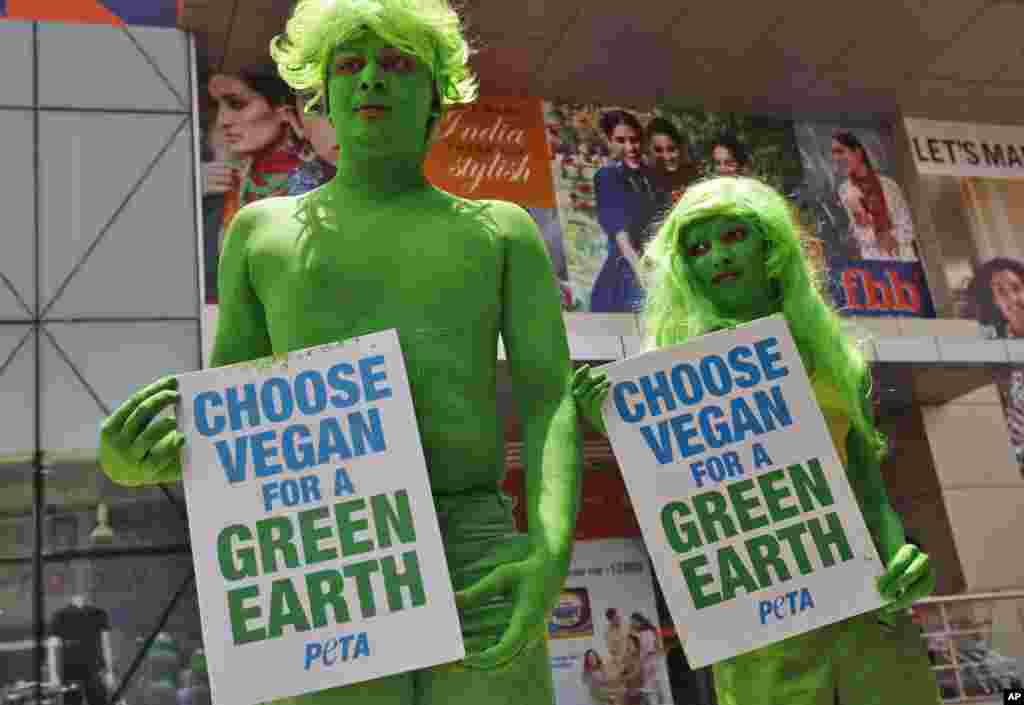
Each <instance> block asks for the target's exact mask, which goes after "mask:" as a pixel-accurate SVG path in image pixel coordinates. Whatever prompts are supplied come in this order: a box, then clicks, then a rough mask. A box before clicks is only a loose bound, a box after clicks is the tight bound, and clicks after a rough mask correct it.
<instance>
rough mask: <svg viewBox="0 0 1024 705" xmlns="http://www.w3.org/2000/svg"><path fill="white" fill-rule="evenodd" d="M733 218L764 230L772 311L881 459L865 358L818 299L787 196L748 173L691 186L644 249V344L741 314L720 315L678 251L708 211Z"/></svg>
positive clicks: (680, 337) (684, 335)
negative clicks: (772, 287)
mask: <svg viewBox="0 0 1024 705" xmlns="http://www.w3.org/2000/svg"><path fill="white" fill-rule="evenodd" d="M720 216H724V217H730V218H739V219H742V220H745V221H747V222H749V223H751V224H753V225H755V226H756V227H757V228H758V229H759V230H760V231H761V233H762V234H763V235H764V238H765V242H766V249H767V259H766V264H767V270H768V277H769V280H771V281H772V282H774V283H775V285H776V292H777V296H778V301H777V310H778V311H780V312H781V313H782V314H783V315H784V316H785V318H786V321H787V322H788V323H789V328H790V330H791V331H792V334H793V338H794V340H795V342H796V346H797V349H798V350H799V351H800V357H801V358H802V360H803V362H804V365H805V366H806V367H807V369H808V371H809V372H814V373H817V374H818V375H821V376H824V377H825V379H827V380H828V381H829V382H831V383H832V384H833V385H834V386H835V387H836V388H837V389H838V390H839V392H840V393H841V394H842V396H843V398H844V399H845V400H846V401H847V404H848V410H849V415H850V423H851V425H852V426H853V427H854V428H855V429H857V430H858V431H859V432H860V436H861V437H862V438H863V439H864V440H865V442H866V444H867V445H868V446H869V448H868V449H867V450H869V451H870V452H871V453H873V454H874V455H875V457H877V458H879V459H881V458H882V457H883V455H884V450H885V445H886V444H885V439H884V437H883V436H882V435H881V434H880V433H879V432H878V430H877V429H876V428H875V424H874V421H873V419H872V415H871V412H870V407H869V406H868V405H867V404H866V402H867V397H868V394H869V393H870V387H869V386H867V385H868V384H869V380H870V376H869V374H868V369H867V364H866V362H865V360H864V358H863V356H862V355H861V354H860V352H859V350H858V349H857V346H856V345H854V344H853V342H852V341H850V340H849V339H848V338H847V336H846V335H845V334H844V333H843V330H842V323H841V322H840V319H839V316H838V315H837V314H836V313H835V311H833V310H832V308H831V307H830V306H829V305H828V304H827V303H826V302H825V299H824V298H823V297H822V295H821V291H820V289H819V285H818V282H819V274H818V273H816V272H814V271H813V270H812V267H811V265H810V264H809V262H808V260H807V257H806V256H805V254H804V250H803V243H802V240H801V233H800V227H799V225H798V224H797V221H796V218H795V214H794V211H793V209H792V207H791V206H790V204H789V203H788V202H787V201H786V199H785V198H784V197H783V196H782V195H781V194H779V193H778V192H777V191H775V190H774V189H773V188H771V187H770V186H768V185H767V184H765V183H763V182H761V181H758V180H757V179H752V178H747V177H720V178H715V179H709V180H706V181H702V182H699V183H697V184H694V185H692V186H690V187H689V188H688V189H687V190H686V192H685V193H684V194H683V196H682V198H681V199H680V200H679V202H678V203H677V204H676V205H675V207H674V208H673V209H672V211H671V212H670V213H669V214H668V216H667V217H666V218H665V220H664V222H663V223H662V224H661V227H660V228H659V229H658V233H657V236H656V237H655V238H654V240H653V241H652V242H651V243H650V245H648V247H647V249H646V251H645V252H644V259H645V260H646V262H645V263H646V264H647V265H648V267H649V271H650V276H649V277H648V278H647V280H648V282H649V288H648V291H647V297H646V302H645V304H644V311H643V314H644V326H645V330H646V337H647V341H646V342H647V345H648V346H649V347H652V348H654V347H665V346H668V345H675V344H678V343H682V342H684V341H686V340H689V339H690V338H694V337H696V336H699V335H703V334H705V333H709V332H711V331H713V330H718V329H721V328H730V327H733V326H735V325H738V324H740V323H742V321H738V320H732V319H728V318H723V317H722V316H720V315H719V314H718V312H717V311H716V309H715V307H714V305H713V304H712V303H711V301H709V300H708V298H707V297H706V296H705V295H704V294H703V293H702V292H701V290H700V288H699V287H698V286H695V285H694V283H695V282H696V278H695V277H694V276H693V274H692V272H691V271H690V268H689V264H688V262H687V258H686V257H685V256H684V250H685V248H684V247H683V242H684V233H685V232H686V229H687V228H689V227H691V226H693V225H695V224H696V223H699V222H702V221H706V220H708V219H710V218H715V217H720Z"/></svg>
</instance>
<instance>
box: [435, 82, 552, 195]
mask: <svg viewBox="0 0 1024 705" xmlns="http://www.w3.org/2000/svg"><path fill="white" fill-rule="evenodd" d="M424 173H425V174H426V176H427V179H428V180H429V181H430V182H431V183H432V184H434V185H435V186H437V187H439V188H442V189H444V190H445V191H448V192H449V193H453V194H455V195H457V196H462V197H464V198H472V199H480V198H495V199H500V200H503V201H512V202H513V203H518V204H519V205H521V206H523V207H524V208H554V207H555V189H554V184H553V183H552V180H551V167H550V166H549V158H548V146H547V140H546V138H545V136H544V108H543V103H542V102H541V101H540V100H539V99H536V98H490V97H486V98H481V99H479V100H478V101H476V102H475V103H471V104H470V105H467V106H465V107H457V108H452V109H450V110H449V111H448V113H447V114H446V115H445V117H444V119H443V120H442V121H441V124H440V126H439V127H438V130H437V134H436V136H435V142H434V145H433V147H432V148H431V150H430V154H429V155H428V156H427V161H426V164H425V165H424Z"/></svg>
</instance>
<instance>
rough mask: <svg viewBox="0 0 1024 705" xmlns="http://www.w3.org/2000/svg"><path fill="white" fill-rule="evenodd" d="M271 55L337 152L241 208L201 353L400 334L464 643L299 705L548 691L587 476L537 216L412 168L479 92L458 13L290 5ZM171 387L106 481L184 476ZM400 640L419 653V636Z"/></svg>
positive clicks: (127, 424) (217, 356)
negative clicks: (517, 418)
mask: <svg viewBox="0 0 1024 705" xmlns="http://www.w3.org/2000/svg"><path fill="white" fill-rule="evenodd" d="M271 53H272V55H273V56H274V58H275V60H276V61H277V62H278V66H279V69H280V71H281V74H282V76H283V77H284V78H285V79H286V80H287V81H288V82H289V83H290V84H291V85H292V86H293V87H294V88H295V89H297V90H303V91H311V92H313V93H315V95H314V97H313V98H312V99H311V101H310V103H315V102H317V101H318V100H319V101H323V102H324V103H326V106H327V111H328V115H329V118H330V120H331V121H332V123H333V125H334V128H335V130H336V132H337V136H338V143H339V144H340V145H341V156H340V159H339V161H338V165H337V167H338V170H337V175H336V177H335V178H334V179H333V180H332V181H330V182H329V183H327V184H325V185H324V186H322V187H321V188H319V189H317V190H315V191H312V192H310V193H309V194H306V195H304V196H299V197H284V198H274V199H267V200H264V201H259V202H257V203H255V204H252V205H250V206H247V207H246V208H244V209H242V210H241V211H240V212H239V213H238V215H237V216H236V217H235V218H234V220H233V221H232V224H231V228H230V230H229V232H228V233H227V235H226V238H225V246H224V253H223V255H222V257H221V263H220V272H219V289H220V296H221V303H220V313H219V320H218V327H217V333H216V339H215V343H214V350H213V355H212V361H211V364H212V365H213V366H222V365H229V364H232V363H237V362H242V361H247V360H252V359H254V358H259V357H262V356H266V355H270V354H277V353H284V352H288V351H292V350H298V349H302V348H307V347H310V346H314V345H320V344H324V343H328V342H333V341H340V340H346V339H349V338H352V337H355V336H359V335H364V334H367V333H370V332H373V331H379V330H383V329H388V328H396V329H397V330H398V333H399V339H400V341H401V344H402V350H403V353H404V356H405V359H406V366H407V369H408V373H409V380H410V384H411V388H412V394H413V402H414V404H415V407H416V413H417V420H418V422H419V430H420V434H421V437H422V441H423V447H424V453H425V455H426V459H427V466H428V469H429V473H430V480H431V486H432V489H433V492H434V498H435V505H436V507H437V510H438V519H439V522H440V525H441V531H442V536H443V538H444V542H445V549H446V554H447V558H448V564H449V568H450V570H451V574H452V580H453V583H454V586H455V589H456V591H457V593H456V600H457V602H458V605H459V608H460V617H461V619H462V628H463V633H464V635H465V639H466V648H467V652H468V654H469V655H468V656H467V657H466V659H465V660H464V661H463V662H461V663H459V664H453V665H448V666H441V667H437V668H432V669H427V670H425V671H419V672H414V673H406V674H399V675H396V676H390V677H387V678H382V679H378V680H374V681H370V682H366V683H361V684H355V685H351V686H347V687H344V688H337V689H333V690H327V691H321V692H319V693H313V694H310V695H307V696H302V697H299V698H296V699H295V701H296V702H302V703H332V704H333V703H357V702H358V703H362V702H372V703H379V704H383V703H395V704H396V705H397V704H398V703H402V704H403V705H404V704H406V703H422V704H424V705H425V704H428V703H473V704H474V705H475V704H477V703H483V704H484V705H489V704H495V705H497V704H505V703H508V704H511V703H517V704H518V703H531V704H532V703H544V704H547V703H551V702H552V701H553V697H554V696H553V688H552V680H551V669H550V662H549V658H548V652H547V646H546V641H545V639H546V628H547V616H548V614H549V612H550V610H551V608H552V607H553V606H554V603H555V601H556V600H557V598H558V596H559V594H560V591H561V588H562V584H563V582H564V579H565V576H566V573H567V571H568V566H569V561H570V558H571V551H572V540H573V533H574V528H575V521H576V511H577V504H578V496H577V494H578V484H579V472H580V454H579V438H578V433H579V431H578V426H577V421H576V408H575V404H574V402H573V399H572V395H571V392H570V363H569V354H568V345H567V341H566V334H565V328H564V323H563V320H562V316H561V310H560V303H559V292H558V289H557V287H556V284H555V278H554V276H553V272H552V265H551V262H550V259H549V257H548V255H547V252H546V250H545V246H544V243H543V241H542V240H541V238H540V236H539V233H538V231H537V228H536V226H535V225H534V223H533V221H532V219H531V218H530V216H529V215H528V214H527V213H526V212H525V211H524V210H522V209H521V208H519V207H517V206H514V205H512V204H509V203H503V202H497V201H492V202H485V201H478V202H474V201H467V200H464V199H460V198H456V197H454V196H452V195H449V194H447V193H444V192H442V191H440V190H438V189H436V188H433V187H432V186H430V185H429V184H428V183H427V182H426V180H425V178H424V176H423V162H424V158H425V156H426V153H427V151H428V148H429V141H430V136H431V131H432V129H433V127H434V126H435V125H436V123H437V121H438V119H439V118H440V116H441V113H442V111H443V109H444V108H446V107H447V106H448V105H451V104H455V103H462V102H468V101H469V100H471V99H472V98H473V97H474V95H475V83H474V82H473V80H472V77H471V75H470V73H469V70H468V68H467V66H466V59H467V56H468V48H467V45H466V42H465V40H464V39H463V37H462V34H461V30H460V24H459V18H458V16H457V15H456V14H455V12H454V11H452V9H451V8H450V7H449V5H448V3H447V1H446V0H416V1H415V2H411V1H410V0H302V1H301V2H299V3H298V5H297V6H296V8H295V10H294V13H293V16H292V18H291V20H290V21H289V23H288V26H287V32H286V35H283V36H282V37H278V38H276V39H275V41H274V42H273V43H272V47H271ZM499 333H500V334H501V337H502V341H503V343H504V346H505V351H506V357H507V360H508V367H509V371H510V373H511V376H512V379H513V382H514V386H515V390H516V393H517V395H518V401H519V408H520V412H521V416H522V419H523V436H524V451H525V461H526V466H527V478H526V494H527V501H528V522H529V533H528V534H526V535H522V534H516V533H515V532H514V528H513V525H512V515H511V505H510V502H509V501H508V498H507V497H505V495H503V494H501V493H500V491H499V489H498V483H499V482H500V480H501V477H502V474H503V461H504V452H503V438H502V426H501V421H500V418H499V416H498V412H497V403H496V388H495V387H496V376H497V371H496V365H497V341H498V335H499ZM177 399H178V393H177V391H176V384H175V380H174V379H173V378H165V379H163V380H160V381H158V382H156V383H154V384H152V385H150V386H149V387H146V388H144V389H142V390H141V391H139V392H138V393H137V394H135V395H134V396H133V397H132V398H130V399H129V400H128V401H127V402H125V403H124V404H123V405H122V406H121V407H120V408H119V409H117V411H116V412H115V413H114V414H112V415H111V417H110V418H109V419H108V420H107V421H106V422H105V423H104V425H103V429H102V433H101V440H100V460H101V464H102V466H103V468H104V470H105V471H106V472H107V474H109V475H110V476H111V477H112V478H113V479H114V480H116V481H118V482H120V483H122V484H127V485H146V484H153V483H164V482H174V481H177V480H178V479H179V478H180V476H181V465H180V460H179V453H178V451H179V450H180V448H181V447H182V445H183V444H184V438H183V437H182V436H181V434H180V433H178V432H177V431H176V430H175V421H174V420H173V419H158V420H154V419H155V417H156V415H157V414H158V413H159V412H160V411H161V410H162V409H164V408H166V407H168V406H170V405H172V404H174V403H175V402H176V401H177ZM410 638H412V639H418V640H422V644H423V648H425V649H429V648H430V638H431V637H430V635H429V634H410ZM208 646H209V645H208ZM213 646H215V645H213ZM211 648H212V646H211ZM237 677H240V678H244V674H238V676H237Z"/></svg>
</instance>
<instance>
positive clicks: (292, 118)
mask: <svg viewBox="0 0 1024 705" xmlns="http://www.w3.org/2000/svg"><path fill="white" fill-rule="evenodd" d="M207 91H208V93H209V97H210V100H211V101H212V103H213V106H212V107H213V120H212V121H211V125H210V127H209V129H208V130H207V144H208V147H209V152H208V154H207V156H209V157H210V158H211V161H208V162H206V163H205V164H203V167H202V169H203V196H204V198H203V205H204V210H205V211H207V212H206V213H205V217H204V223H203V227H204V230H203V241H204V253H205V262H206V302H207V303H208V304H215V303H217V300H218V297H217V265H218V262H219V259H220V251H221V250H222V249H223V244H224V243H223V239H224V233H225V231H226V230H227V226H228V225H229V224H230V222H231V218H232V217H233V216H234V214H235V213H237V212H238V210H239V209H240V208H241V207H242V206H244V205H246V204H247V203H252V202H253V201H257V200H259V199H261V198H267V197H269V196H284V195H286V194H287V193H288V178H289V176H290V175H291V174H292V172H293V171H295V170H296V169H297V168H299V167H300V166H301V165H302V164H303V160H302V139H301V137H300V135H299V134H298V133H297V132H296V125H297V124H298V119H297V117H296V113H295V104H294V96H293V94H292V91H291V88H289V86H288V84H286V83H285V82H284V81H282V80H281V79H280V77H278V76H277V75H276V74H271V73H269V72H262V71H257V70H244V71H242V72H240V73H238V74H231V75H229V74H215V75H213V76H211V77H210V81H209V83H208V86H207Z"/></svg>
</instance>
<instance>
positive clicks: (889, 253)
mask: <svg viewBox="0 0 1024 705" xmlns="http://www.w3.org/2000/svg"><path fill="white" fill-rule="evenodd" d="M832 162H833V164H834V165H835V167H836V170H837V171H838V172H839V176H840V178H841V179H845V180H844V181H842V182H841V183H840V185H839V200H840V202H841V203H842V204H843V207H844V208H845V209H846V211H847V213H848V214H849V216H850V221H851V230H852V234H853V239H854V240H855V241H856V242H857V243H858V245H859V247H860V256H861V258H862V259H874V260H904V261H916V260H917V253H916V247H915V243H914V224H913V221H912V220H911V217H910V209H909V208H907V202H906V199H904V197H903V191H902V190H901V189H900V187H899V185H898V184H897V183H896V182H895V181H893V180H892V179H890V178H889V177H888V176H884V175H882V174H879V173H878V172H877V171H876V170H875V167H874V164H873V163H872V162H871V159H870V157H868V153H867V150H866V149H864V145H863V144H861V142H860V140H859V139H857V136H856V135H854V134H853V133H852V132H836V133H835V134H834V135H833V136H832Z"/></svg>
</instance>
